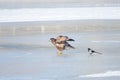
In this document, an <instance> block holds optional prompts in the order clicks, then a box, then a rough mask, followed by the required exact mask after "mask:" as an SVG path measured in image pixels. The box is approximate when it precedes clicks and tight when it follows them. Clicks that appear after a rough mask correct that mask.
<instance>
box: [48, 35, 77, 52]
mask: <svg viewBox="0 0 120 80" xmlns="http://www.w3.org/2000/svg"><path fill="white" fill-rule="evenodd" d="M50 41H51V42H52V44H53V45H54V46H55V47H56V48H57V50H58V51H59V54H62V51H63V50H65V49H66V47H70V48H73V49H74V47H73V46H71V45H70V44H69V43H68V42H67V41H75V40H74V39H70V38H68V37H67V36H62V35H60V36H58V37H57V38H56V39H55V38H50Z"/></svg>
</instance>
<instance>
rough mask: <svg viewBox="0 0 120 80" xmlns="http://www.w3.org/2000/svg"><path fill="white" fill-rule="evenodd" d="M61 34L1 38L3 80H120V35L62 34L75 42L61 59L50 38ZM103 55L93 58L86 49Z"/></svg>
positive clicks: (0, 55) (0, 59)
mask: <svg viewBox="0 0 120 80" xmlns="http://www.w3.org/2000/svg"><path fill="white" fill-rule="evenodd" d="M58 35H60V34H58V33H56V34H53V33H50V34H48V33H45V34H44V33H43V34H36V35H9V36H1V37H0V42H1V43H0V80H116V79H117V80H118V79H120V49H119V48H120V32H112V31H109V32H98V33H97V32H86V33H79V32H76V33H75V32H74V33H63V34H61V35H66V36H69V37H71V38H73V39H75V42H71V45H73V46H75V48H76V49H69V50H66V51H64V52H63V55H61V56H58V55H57V50H56V48H54V46H53V45H52V44H51V43H50V41H49V38H51V37H56V36H58ZM88 47H90V48H92V49H93V50H96V51H98V52H101V53H103V54H102V55H99V54H96V55H93V56H90V55H89V53H88V52H87V48H88Z"/></svg>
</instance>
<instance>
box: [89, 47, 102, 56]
mask: <svg viewBox="0 0 120 80" xmlns="http://www.w3.org/2000/svg"><path fill="white" fill-rule="evenodd" d="M88 52H89V54H90V55H93V54H95V53H97V54H102V53H99V52H96V51H94V50H92V49H91V48H88Z"/></svg>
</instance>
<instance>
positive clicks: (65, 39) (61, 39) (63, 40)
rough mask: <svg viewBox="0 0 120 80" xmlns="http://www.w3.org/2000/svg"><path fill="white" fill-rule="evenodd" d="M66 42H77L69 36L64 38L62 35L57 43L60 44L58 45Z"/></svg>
mask: <svg viewBox="0 0 120 80" xmlns="http://www.w3.org/2000/svg"><path fill="white" fill-rule="evenodd" d="M66 41H75V40H74V39H70V38H68V37H67V36H62V35H60V36H58V37H57V38H56V42H58V43H61V42H66Z"/></svg>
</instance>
